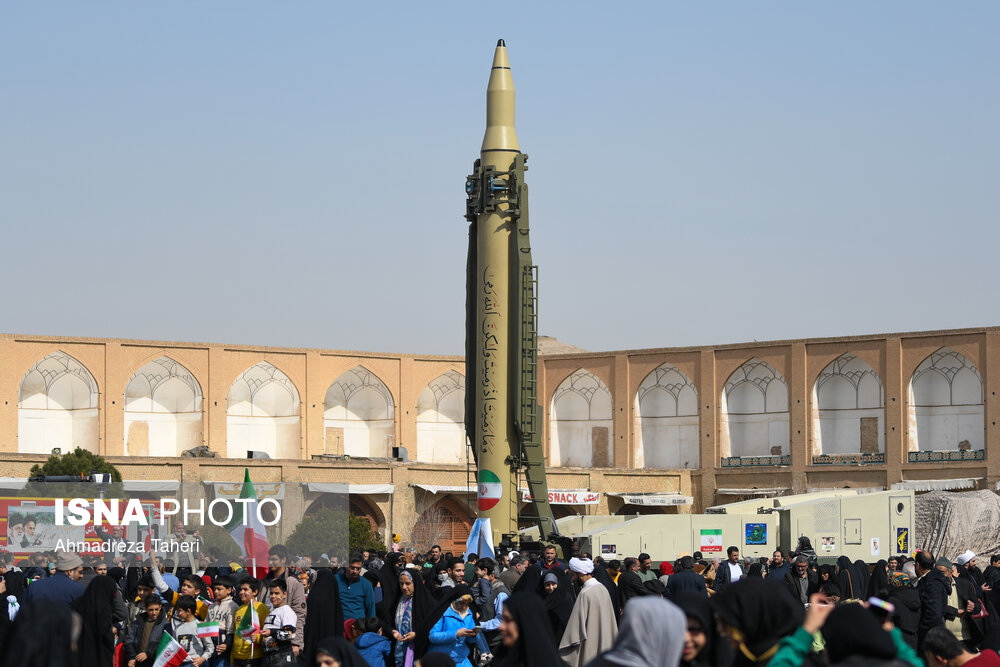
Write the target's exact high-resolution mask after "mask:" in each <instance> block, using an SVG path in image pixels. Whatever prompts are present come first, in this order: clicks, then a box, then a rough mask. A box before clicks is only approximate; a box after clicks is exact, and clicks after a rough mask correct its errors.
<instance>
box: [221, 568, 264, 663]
mask: <svg viewBox="0 0 1000 667" xmlns="http://www.w3.org/2000/svg"><path fill="white" fill-rule="evenodd" d="M238 592H239V596H240V603H241V605H242V606H241V607H240V608H239V609H237V610H236V613H235V614H234V615H233V621H234V622H235V631H234V633H233V650H232V653H231V655H230V660H231V661H232V664H233V666H234V667H260V663H261V658H263V657H264V647H263V637H262V636H261V633H260V631H259V629H260V625H261V623H262V622H263V621H264V619H266V618H267V616H268V614H270V613H271V610H270V609H268V606H267V605H266V604H264V603H263V602H257V594H258V593H259V592H260V581H258V580H257V579H254V578H253V577H250V578H248V579H246V580H244V581H243V582H242V583H241V584H240V587H239V589H238ZM255 624H256V626H257V630H255V629H254V625H255Z"/></svg>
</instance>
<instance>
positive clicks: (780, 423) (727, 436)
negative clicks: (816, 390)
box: [719, 359, 789, 464]
mask: <svg viewBox="0 0 1000 667" xmlns="http://www.w3.org/2000/svg"><path fill="white" fill-rule="evenodd" d="M719 426H720V429H719V431H720V433H719V435H720V445H721V448H722V456H723V459H726V458H733V459H737V460H736V463H743V462H740V461H739V460H738V459H749V458H753V457H765V458H764V460H763V461H761V462H762V463H769V462H771V463H784V462H785V461H784V460H783V459H782V458H772V457H785V456H787V455H788V453H789V419H788V386H787V385H786V384H785V380H784V378H783V377H781V374H780V373H778V371H776V370H775V369H774V368H773V367H772V366H771V365H770V364H768V363H767V362H765V361H762V360H760V359H750V360H748V361H746V362H744V363H743V364H742V365H741V366H740V367H739V368H737V369H736V370H735V371H733V373H732V374H731V375H730V376H729V379H728V380H726V384H725V386H724V387H723V390H722V396H721V418H720V424H719ZM744 462H745V461H744ZM725 463H727V462H726V461H725V460H724V461H723V464H725Z"/></svg>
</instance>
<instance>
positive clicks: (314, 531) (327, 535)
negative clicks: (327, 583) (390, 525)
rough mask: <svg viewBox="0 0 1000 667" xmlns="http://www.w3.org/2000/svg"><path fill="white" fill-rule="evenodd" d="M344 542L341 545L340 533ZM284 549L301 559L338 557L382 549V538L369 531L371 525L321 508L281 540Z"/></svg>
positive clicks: (350, 516)
mask: <svg viewBox="0 0 1000 667" xmlns="http://www.w3.org/2000/svg"><path fill="white" fill-rule="evenodd" d="M345 528H346V529H347V533H348V540H347V543H346V544H345V543H344V529H345ZM285 546H287V547H288V548H289V549H291V551H292V553H295V554H298V555H304V556H311V555H313V554H320V553H327V554H330V555H331V556H334V555H338V554H339V555H340V556H341V557H343V556H346V555H347V554H346V553H342V552H343V550H344V549H345V548H346V549H348V550H349V551H355V550H360V549H384V548H385V545H384V544H383V543H382V537H381V536H380V535H379V534H378V533H376V532H375V531H374V530H372V527H371V524H370V523H368V521H366V520H365V519H362V518H361V517H358V516H354V515H353V514H349V513H347V512H344V511H338V510H332V509H329V508H324V509H321V510H320V511H318V512H317V513H316V514H314V515H313V516H310V517H306V518H305V519H302V521H300V522H299V525H298V526H296V527H295V530H294V531H292V534H291V535H289V536H288V539H286V540H285Z"/></svg>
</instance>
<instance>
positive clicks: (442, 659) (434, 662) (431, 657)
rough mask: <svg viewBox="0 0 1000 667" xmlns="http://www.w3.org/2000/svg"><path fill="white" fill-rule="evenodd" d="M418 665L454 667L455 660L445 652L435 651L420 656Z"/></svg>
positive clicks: (422, 666)
mask: <svg viewBox="0 0 1000 667" xmlns="http://www.w3.org/2000/svg"><path fill="white" fill-rule="evenodd" d="M420 667H455V661H454V660H452V659H451V656H450V655H448V654H447V653H441V652H440V651H435V652H434V653H428V654H427V655H425V656H424V657H422V658H420Z"/></svg>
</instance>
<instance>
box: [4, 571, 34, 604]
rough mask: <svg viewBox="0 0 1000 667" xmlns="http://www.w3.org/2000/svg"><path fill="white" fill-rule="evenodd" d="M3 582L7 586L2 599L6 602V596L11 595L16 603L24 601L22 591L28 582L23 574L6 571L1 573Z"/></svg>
mask: <svg viewBox="0 0 1000 667" xmlns="http://www.w3.org/2000/svg"><path fill="white" fill-rule="evenodd" d="M3 581H4V583H5V584H7V592H6V593H4V594H3V596H2V597H3V598H4V599H5V600H6V597H7V596H8V595H13V596H14V597H15V598H17V601H18V602H21V600H23V599H24V589H25V586H26V585H27V581H28V580H27V578H26V577H25V576H24V572H17V571H16V570H7V571H6V572H4V573H3Z"/></svg>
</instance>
